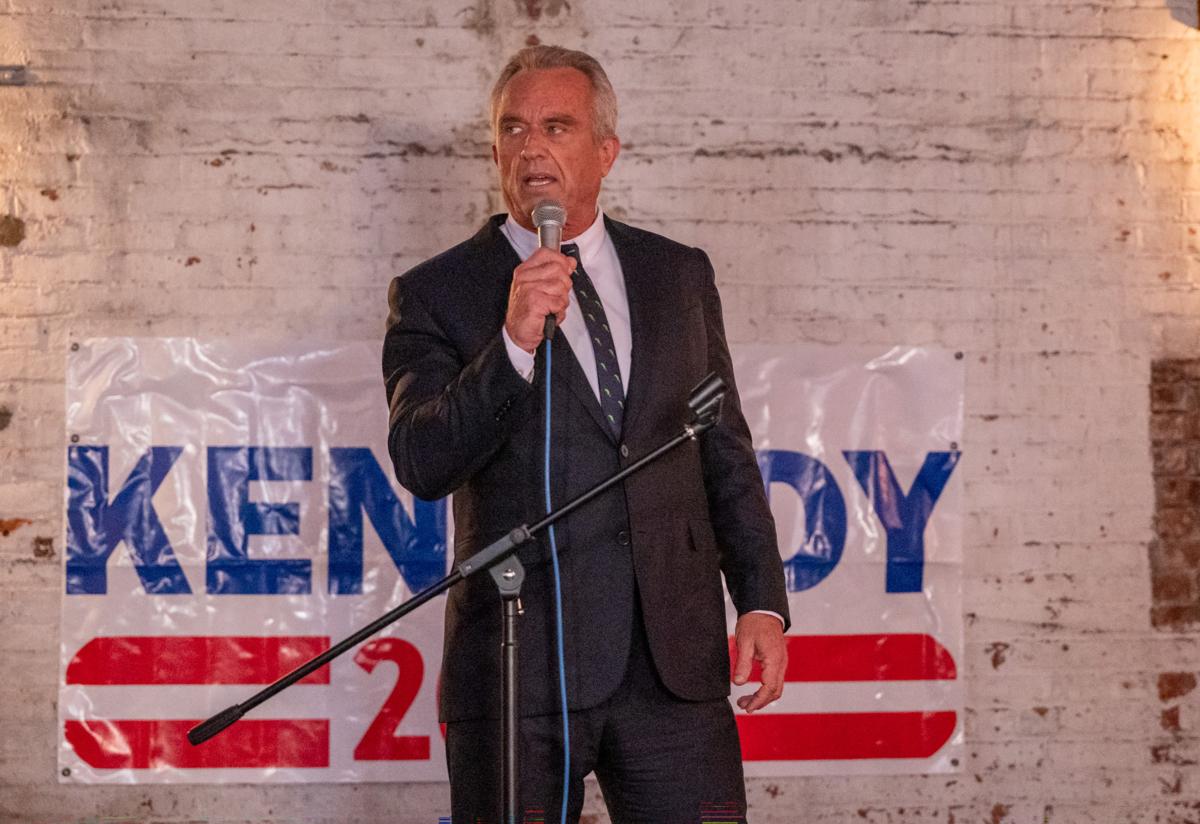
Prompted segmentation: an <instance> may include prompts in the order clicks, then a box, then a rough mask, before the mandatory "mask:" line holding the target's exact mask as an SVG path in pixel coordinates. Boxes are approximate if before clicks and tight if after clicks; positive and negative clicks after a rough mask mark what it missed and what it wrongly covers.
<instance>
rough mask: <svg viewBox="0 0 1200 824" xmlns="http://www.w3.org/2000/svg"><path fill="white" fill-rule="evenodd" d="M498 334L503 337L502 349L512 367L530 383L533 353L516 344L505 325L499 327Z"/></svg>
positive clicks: (531, 379)
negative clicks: (505, 352) (506, 353)
mask: <svg viewBox="0 0 1200 824" xmlns="http://www.w3.org/2000/svg"><path fill="white" fill-rule="evenodd" d="M500 334H501V335H503V337H504V349H505V351H507V352H508V362H509V363H511V364H512V367H513V369H515V370H517V374H518V375H520V376H521V377H522V378H524V379H525V382H526V383H532V382H533V365H534V357H533V353H532V352H527V351H525V350H524V349H522V348H521V347H520V346H518V345H517V343H516V341H514V340H513V339H512V338H511V337H509V334H508V327H507V326H502V327H501V328H500Z"/></svg>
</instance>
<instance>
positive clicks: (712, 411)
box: [187, 372, 726, 824]
mask: <svg viewBox="0 0 1200 824" xmlns="http://www.w3.org/2000/svg"><path fill="white" fill-rule="evenodd" d="M725 391H726V387H725V382H724V381H723V380H721V378H720V377H719V376H718V375H716V374H715V373H711V372H710V373H709V374H708V375H707V376H706V377H705V378H704V379H703V380H702V381H700V383H699V384H697V385H696V387H695V388H694V389H693V390H692V392H691V395H690V396H689V398H688V408H689V409H690V410H691V412H692V420H691V422H690V423H688V424H687V425H685V426H684V427H683V430H682V431H681V432H679V433H678V434H677V435H675V436H673V437H671V438H669V439H668V440H667V441H665V442H664V443H663V444H661V445H660V446H659V447H658V448H656V449H654V450H653V451H651V452H649V453H647V454H646V455H643V456H642V457H641V458H638V459H637V460H636V461H634V462H633V463H631V464H630V465H629V466H627V467H625V468H624V469H622V470H620V471H619V472H616V473H614V474H613V475H611V476H610V477H608V478H606V479H605V480H603V481H601V482H600V483H598V484H596V485H595V486H593V487H592V488H591V489H589V490H587V491H586V492H583V493H581V494H580V495H578V496H576V497H575V498H573V499H572V500H570V501H568V502H567V503H565V504H563V505H562V506H561V507H559V508H558V509H556V510H554V511H553V512H550V513H549V514H547V515H546V516H545V517H544V518H542V519H541V520H540V521H537V522H536V523H534V524H533V525H532V526H526V525H524V524H522V525H521V526H518V527H516V528H515V529H513V530H512V531H511V532H509V533H508V534H507V535H505V536H504V537H503V538H501V539H500V540H498V541H495V542H494V543H492V544H490V545H489V546H486V547H484V548H483V549H481V550H480V551H479V552H476V553H475V554H474V555H472V556H471V557H470V558H468V559H466V560H465V561H463V562H462V563H460V564H459V565H458V566H457V567H456V568H455V569H454V570H453V571H452V572H450V573H449V574H448V575H446V576H445V577H444V578H442V579H441V580H440V581H437V582H436V583H434V584H432V585H430V586H428V587H426V588H425V589H423V590H421V591H420V592H418V593H417V594H416V595H414V596H413V597H411V598H409V599H408V600H407V601H405V602H404V603H403V604H401V605H400V606H398V607H396V608H395V609H392V610H390V611H389V612H385V613H384V614H383V615H381V616H380V617H378V618H376V619H375V620H374V621H372V622H371V623H369V624H367V625H366V626H364V627H362V628H361V629H359V630H358V631H356V632H354V633H353V634H351V635H349V636H347V637H346V638H343V639H342V640H341V641H339V642H337V643H336V644H334V645H333V646H331V647H330V648H329V649H327V650H325V652H322V653H321V654H319V655H316V656H314V657H312V658H310V659H309V660H308V661H306V662H304V663H303V664H301V665H300V666H298V667H296V669H294V670H292V671H291V672H289V673H288V674H287V675H285V676H283V677H282V678H280V679H279V680H277V681H275V682H274V683H273V684H270V685H268V686H266V687H264V688H263V689H261V690H259V691H258V692H256V693H255V694H254V695H252V696H250V697H249V698H247V699H246V700H245V701H243V702H241V703H240V704H234V705H233V706H230V707H226V708H225V709H223V710H221V711H220V712H218V713H217V714H215V715H213V716H211V717H210V718H208V719H207V720H205V721H202V722H200V723H199V724H197V725H196V726H195V727H192V729H190V730H188V733H187V739H188V741H189V742H191V744H192V746H198V745H200V744H203V743H204V742H205V741H208V740H209V739H210V738H212V737H214V736H216V735H218V734H219V733H221V732H222V731H224V730H225V729H227V728H228V727H230V726H232V725H233V724H234V723H236V722H237V721H238V720H239V719H241V717H242V716H244V715H245V714H246V713H247V712H249V711H250V710H252V709H254V708H255V707H257V706H258V705H259V704H262V703H263V702H265V701H267V700H268V699H270V698H273V697H274V696H276V695H278V694H279V693H281V692H283V691H284V690H285V689H287V688H288V687H290V686H292V685H293V684H295V683H296V682H297V681H300V680H301V679H303V678H304V677H305V676H307V675H309V674H310V673H312V672H315V671H316V670H318V669H320V668H321V667H323V666H325V665H326V664H328V663H329V662H330V661H332V660H333V659H334V658H337V657H338V656H339V655H341V654H342V653H344V652H346V651H347V650H349V649H351V648H353V647H355V646H357V645H358V644H360V643H362V642H363V641H365V640H366V639H367V638H369V637H370V636H372V635H374V634H375V633H377V632H379V631H380V630H381V629H383V628H384V627H387V626H388V625H390V624H392V623H394V622H396V621H398V620H399V619H400V618H403V617H404V616H405V615H407V614H409V613H410V612H413V611H414V610H416V609H417V608H418V607H420V606H421V605H423V604H425V603H426V602H428V601H430V600H432V599H434V598H436V597H437V596H438V595H441V594H442V593H443V592H445V591H446V590H448V589H450V587H452V586H454V585H455V584H457V583H459V582H460V581H462V580H463V579H465V578H468V577H470V576H471V575H474V574H476V573H478V572H482V571H483V570H488V571H489V572H490V573H491V576H492V578H493V580H495V582H496V586H497V588H498V590H499V592H500V599H501V609H502V634H501V656H502V657H501V678H502V686H501V692H500V696H501V706H500V712H501V735H502V738H501V742H502V746H501V787H502V792H503V798H502V818H501V820H502V821H504V822H506V823H507V824H516V821H517V815H518V812H519V811H518V809H517V808H518V803H517V718H518V714H517V632H516V629H517V616H518V614H519V613H520V607H519V604H518V600H519V598H520V595H521V584H522V582H523V581H524V580H525V569H524V567H522V565H521V562H520V560H519V559H518V558H517V557H516V555H515V552H516V550H517V549H518V548H520V547H521V546H523V545H524V544H525V543H527V542H528V541H530V540H532V539H533V538H534V537H536V536H537V535H540V534H541V533H542V532H544V531H545V530H546V529H547V528H548V527H549V526H550V525H551V524H554V523H556V522H558V521H560V520H562V519H563V518H565V517H566V516H567V515H570V514H571V513H572V512H574V511H575V510H577V509H579V508H580V507H582V506H583V505H584V504H586V503H588V502H589V501H591V500H592V499H593V498H595V497H596V496H597V495H600V494H601V493H603V492H605V491H607V490H608V489H610V488H611V487H613V486H614V485H616V484H618V483H620V482H621V481H623V480H625V479H626V478H628V477H629V476H630V475H633V474H634V473H636V472H639V471H641V470H642V469H644V468H646V467H647V466H648V465H650V464H652V463H654V462H655V461H657V460H658V459H659V458H661V457H662V456H663V455H665V454H667V453H668V452H670V451H672V450H673V449H675V448H676V447H678V446H680V445H681V444H684V443H686V442H687V441H692V440H696V439H697V438H698V437H700V435H702V434H703V433H704V432H707V431H708V430H709V429H711V428H712V427H713V426H715V425H716V423H717V421H718V420H720V417H721V401H722V400H723V399H724V397H725Z"/></svg>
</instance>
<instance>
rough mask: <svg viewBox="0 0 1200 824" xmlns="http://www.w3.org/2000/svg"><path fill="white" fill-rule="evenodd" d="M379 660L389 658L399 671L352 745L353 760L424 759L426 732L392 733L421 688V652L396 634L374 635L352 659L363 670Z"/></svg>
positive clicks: (372, 666)
mask: <svg viewBox="0 0 1200 824" xmlns="http://www.w3.org/2000/svg"><path fill="white" fill-rule="evenodd" d="M380 661H391V662H392V663H394V664H395V665H396V666H397V668H399V670H400V671H399V673H397V675H396V685H395V686H394V687H392V691H391V693H390V694H389V695H388V697H387V701H385V702H383V706H382V707H380V708H379V712H378V713H377V714H376V715H375V720H374V721H372V722H371V726H369V727H368V728H367V732H366V734H364V735H363V737H362V740H361V741H359V742H358V746H356V747H355V748H354V760H356V761H426V760H428V759H429V736H427V735H396V734H395V732H396V728H397V727H398V726H400V722H401V721H402V720H403V719H404V714H405V713H406V712H408V708H409V707H411V706H412V703H413V700H414V699H415V698H416V697H417V693H418V692H419V691H420V689H421V678H422V677H423V676H424V674H425V664H424V662H423V661H422V660H421V653H420V651H419V650H418V649H417V648H416V647H414V646H413V645H412V644H410V643H409V642H407V641H402V640H400V639H399V638H376V639H375V640H374V641H371V642H369V643H367V644H365V645H364V646H363V648H362V649H360V650H359V651H358V654H357V655H355V656H354V663H356V664H358V665H359V666H360V667H362V668H363V669H364V670H366V671H367V672H373V671H374V670H375V665H376V664H378V663H379V662H380Z"/></svg>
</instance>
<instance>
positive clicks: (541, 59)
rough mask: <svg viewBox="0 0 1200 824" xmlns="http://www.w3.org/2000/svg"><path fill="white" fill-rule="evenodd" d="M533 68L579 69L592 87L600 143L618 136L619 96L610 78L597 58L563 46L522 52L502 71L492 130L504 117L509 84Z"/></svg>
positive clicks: (495, 89)
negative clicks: (502, 101)
mask: <svg viewBox="0 0 1200 824" xmlns="http://www.w3.org/2000/svg"><path fill="white" fill-rule="evenodd" d="M531 69H577V70H578V71H581V72H583V74H584V76H585V77H587V79H588V80H589V81H590V82H591V84H592V127H593V130H594V131H595V136H596V140H604V139H605V138H608V137H616V135H617V94H616V92H614V91H613V87H612V84H611V83H609V82H608V75H607V74H605V73H604V68H603V67H602V66H601V65H600V63H599V61H597V60H596V58H594V57H592V56H591V55H590V54H586V53H584V52H581V51H575V50H573V49H564V48H563V47H562V46H530V47H528V48H525V49H521V50H520V51H519V52H517V53H516V54H514V55H513V56H512V59H511V60H509V61H508V63H507V64H506V65H505V66H504V68H503V69H502V70H501V71H500V76H499V77H497V78H496V85H495V86H492V96H491V114H492V131H493V132H494V131H495V130H496V120H497V118H498V117H499V115H500V96H501V95H502V94H504V87H505V86H507V85H508V81H510V80H512V79H513V77H514V76H515V75H516V74H517V73H518V72H522V71H526V70H531Z"/></svg>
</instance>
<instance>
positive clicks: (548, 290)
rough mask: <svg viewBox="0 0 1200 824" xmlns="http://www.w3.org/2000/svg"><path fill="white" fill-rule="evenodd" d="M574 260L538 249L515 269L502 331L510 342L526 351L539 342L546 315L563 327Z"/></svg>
mask: <svg viewBox="0 0 1200 824" xmlns="http://www.w3.org/2000/svg"><path fill="white" fill-rule="evenodd" d="M574 271H575V258H572V257H568V256H567V255H564V254H561V253H559V252H556V251H554V250H553V249H549V248H546V247H545V246H542V247H540V248H539V249H538V250H537V251H535V252H534V253H533V254H532V255H530V256H529V257H528V259H526V260H525V262H524V263H522V264H521V265H520V266H518V267H517V268H516V269H513V279H512V287H511V288H510V289H509V290H508V313H507V314H506V315H505V317H504V328H505V330H506V331H507V332H508V336H509V337H510V338H512V342H513V343H515V344H516V345H517V346H519V347H521V348H522V349H524V350H525V351H526V352H533V351H535V350H536V349H537V348H538V346H539V345H540V344H541V342H542V329H543V328H544V327H545V323H546V315H554V317H555V318H557V319H558V322H559V324H562V322H563V317H565V315H566V312H567V305H568V304H569V303H570V295H571V273H572V272H574Z"/></svg>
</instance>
